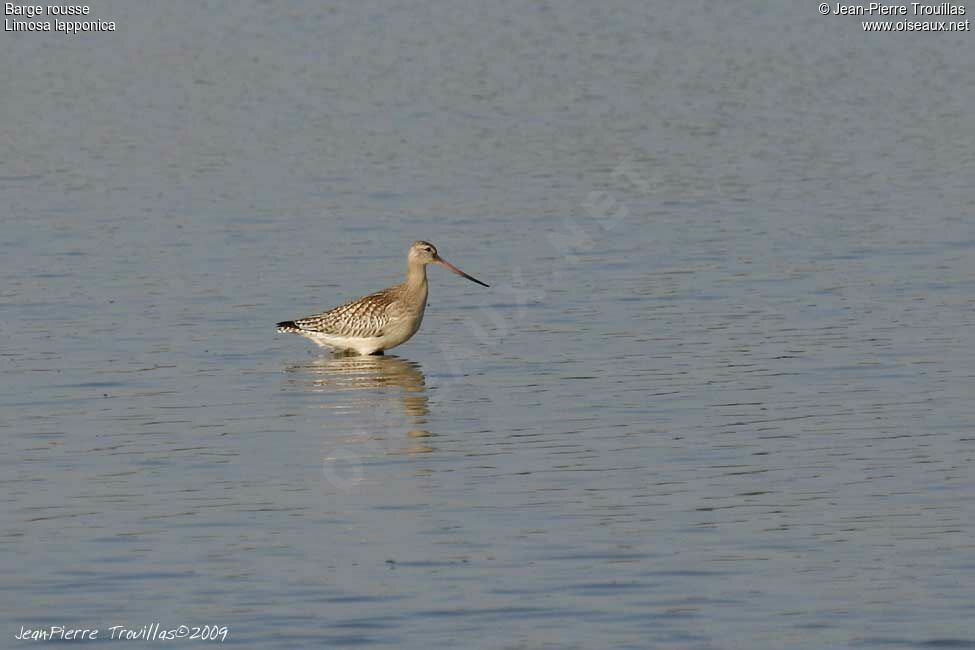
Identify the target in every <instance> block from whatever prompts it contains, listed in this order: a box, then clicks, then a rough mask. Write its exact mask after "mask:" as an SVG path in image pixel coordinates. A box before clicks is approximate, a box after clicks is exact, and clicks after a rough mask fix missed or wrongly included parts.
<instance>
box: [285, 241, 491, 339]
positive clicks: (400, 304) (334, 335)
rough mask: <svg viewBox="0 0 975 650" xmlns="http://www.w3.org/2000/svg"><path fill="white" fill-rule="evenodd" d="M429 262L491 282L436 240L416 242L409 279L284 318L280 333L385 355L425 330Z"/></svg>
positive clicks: (409, 263)
mask: <svg viewBox="0 0 975 650" xmlns="http://www.w3.org/2000/svg"><path fill="white" fill-rule="evenodd" d="M427 264H439V265H440V266H443V267H445V268H448V269H450V270H451V271H453V272H454V273H456V274H457V275H459V276H461V277H464V278H467V279H468V280H470V281H471V282H476V283H478V284H480V285H482V286H485V287H486V286H488V285H486V284H484V283H483V282H481V281H480V280H478V279H477V278H474V277H471V276H469V275H467V274H466V273H464V272H463V271H461V270H460V269H459V268H457V267H456V266H454V265H453V264H451V263H450V262H448V261H447V260H445V259H443V258H442V257H440V255H438V254H437V249H436V247H435V246H434V245H433V244H431V243H429V242H425V241H415V242H413V245H412V246H410V252H409V254H408V255H407V257H406V281H404V282H401V283H400V284H397V285H394V286H392V287H389V288H388V289H383V290H382V291H377V292H376V293H371V294H369V295H368V296H363V297H362V298H359V299H358V300H353V301H352V302H349V303H346V304H344V305H342V306H340V307H336V308H334V309H329V310H328V311H326V312H322V313H321V314H315V315H314V316H306V317H304V318H298V319H296V320H286V321H282V322H280V323H278V331H279V332H288V333H291V334H298V335H301V336H304V337H306V338H308V339H311V340H312V341H314V342H315V343H317V344H318V345H319V346H321V347H323V348H331V349H333V350H335V351H339V352H350V353H355V354H382V353H383V350H388V349H390V348H394V347H396V346H397V345H399V344H400V343H405V342H406V341H408V340H409V339H410V337H412V336H413V335H414V334H416V331H417V330H418V329H420V322H421V321H422V320H423V311H424V309H426V306H427Z"/></svg>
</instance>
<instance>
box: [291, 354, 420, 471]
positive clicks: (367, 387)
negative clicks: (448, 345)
mask: <svg viewBox="0 0 975 650" xmlns="http://www.w3.org/2000/svg"><path fill="white" fill-rule="evenodd" d="M285 371H286V372H287V373H288V375H289V377H288V383H289V384H291V385H292V386H301V387H304V388H306V389H308V390H310V391H312V392H321V393H327V394H329V395H330V396H331V397H332V399H331V400H329V401H328V402H327V403H325V404H324V405H323V406H324V407H325V408H329V409H331V410H333V411H335V413H336V414H337V415H343V416H345V417H352V418H354V420H355V422H356V426H355V427H354V428H355V429H356V430H358V431H360V432H362V434H364V435H366V436H370V437H371V436H374V435H377V434H382V433H385V432H389V431H394V430H397V429H399V430H404V433H405V434H406V437H407V438H409V439H410V440H411V441H412V443H411V444H409V445H408V446H407V447H405V448H402V449H388V448H387V449H385V452H386V453H388V454H418V453H429V452H431V451H433V450H434V448H433V447H431V446H430V445H428V444H424V443H423V442H421V441H423V440H426V439H429V438H430V437H431V433H430V432H429V431H427V430H426V429H425V428H424V425H426V423H427V417H428V416H429V414H430V409H429V404H428V402H429V398H428V396H427V388H426V377H425V376H424V374H423V370H422V369H421V368H420V365H419V364H418V363H416V362H414V361H408V360H406V359H402V358H400V357H397V356H394V355H385V356H326V357H316V358H314V359H310V360H309V361H307V362H305V363H299V364H294V365H291V366H289V367H287V368H286V369H285ZM362 434H360V437H361V435H362Z"/></svg>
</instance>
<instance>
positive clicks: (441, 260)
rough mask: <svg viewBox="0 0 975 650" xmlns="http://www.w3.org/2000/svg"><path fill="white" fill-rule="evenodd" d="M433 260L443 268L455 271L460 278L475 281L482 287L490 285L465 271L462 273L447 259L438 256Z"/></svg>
mask: <svg viewBox="0 0 975 650" xmlns="http://www.w3.org/2000/svg"><path fill="white" fill-rule="evenodd" d="M434 262H436V263H437V264H439V265H440V266H442V267H444V268H447V269H450V270H451V271H453V272H454V273H456V274H457V275H459V276H460V277H462V278H467V279H468V280H470V281H471V282H477V283H478V284H479V285H481V286H482V287H490V286H491V285H489V284H484V283H483V282H481V281H480V280H478V279H477V278H475V277H472V276H470V275H467V274H466V273H464V272H463V271H461V270H460V269H459V268H457V267H456V266H454V265H453V264H451V263H450V262H448V261H447V260H445V259H444V258H442V257H438V258H437V259H436V260H434Z"/></svg>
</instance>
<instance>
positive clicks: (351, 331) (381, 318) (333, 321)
mask: <svg viewBox="0 0 975 650" xmlns="http://www.w3.org/2000/svg"><path fill="white" fill-rule="evenodd" d="M392 298H393V297H392V296H391V295H390V293H389V290H388V289H384V290H383V291H377V292H376V293H372V294H369V295H368V296H365V297H363V298H359V299H358V300H354V301H352V302H350V303H346V304H344V305H341V306H339V307H336V308H334V309H330V310H328V311H327V312H324V313H322V314H316V315H314V316H306V317H305V318H299V319H298V320H296V321H294V323H295V325H297V326H298V327H300V328H301V329H303V330H305V331H308V332H321V333H323V334H331V335H333V336H361V337H372V336H382V335H383V330H384V329H385V327H386V325H388V324H389V320H390V314H389V307H390V305H391V303H392Z"/></svg>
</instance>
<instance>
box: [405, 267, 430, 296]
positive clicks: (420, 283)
mask: <svg viewBox="0 0 975 650" xmlns="http://www.w3.org/2000/svg"><path fill="white" fill-rule="evenodd" d="M406 289H407V291H410V292H417V293H422V292H426V289H427V266H426V264H407V265H406Z"/></svg>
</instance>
